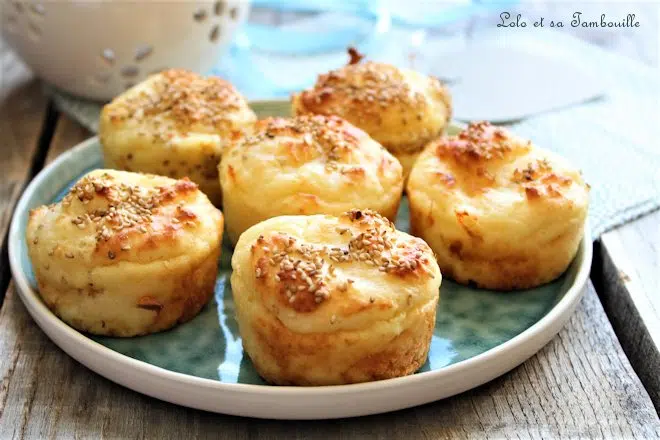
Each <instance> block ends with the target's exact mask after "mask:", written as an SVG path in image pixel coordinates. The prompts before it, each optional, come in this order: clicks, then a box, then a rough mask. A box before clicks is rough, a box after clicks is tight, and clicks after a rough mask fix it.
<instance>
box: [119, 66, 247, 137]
mask: <svg viewBox="0 0 660 440" xmlns="http://www.w3.org/2000/svg"><path fill="white" fill-rule="evenodd" d="M147 81H148V82H149V83H150V87H149V88H144V87H143V88H140V86H138V92H137V93H127V94H124V95H121V96H120V97H119V98H118V99H116V100H115V101H113V102H112V103H111V104H109V105H108V106H106V108H107V110H108V116H109V118H110V120H111V121H112V122H113V123H114V122H118V121H123V120H126V119H129V118H130V119H138V120H141V119H146V118H149V117H151V116H154V115H167V116H169V117H170V118H171V119H172V120H173V121H176V122H178V124H179V125H180V126H183V127H190V126H192V125H194V124H201V125H212V126H217V125H218V124H220V123H221V122H223V121H225V119H226V113H227V112H231V111H239V110H242V109H244V108H246V107H247V103H246V102H245V100H244V98H243V97H242V96H241V95H240V94H239V93H238V91H237V90H236V89H235V88H234V86H233V85H231V84H230V83H229V82H227V81H225V80H223V79H221V78H218V77H206V78H205V77H202V76H200V75H198V74H196V73H193V72H189V71H186V70H181V69H171V70H165V71H163V72H161V73H159V74H157V75H154V76H153V77H152V80H151V81H149V80H147Z"/></svg>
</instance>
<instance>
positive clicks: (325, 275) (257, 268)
mask: <svg viewBox="0 0 660 440" xmlns="http://www.w3.org/2000/svg"><path fill="white" fill-rule="evenodd" d="M335 225H336V226H335V227H334V228H331V230H330V229H329V230H327V231H324V237H321V238H322V239H323V243H313V242H310V241H303V240H302V239H300V238H296V237H294V236H292V235H290V234H288V233H286V232H278V231H274V232H271V233H268V234H262V235H259V237H258V238H257V240H256V242H255V243H254V244H253V245H252V246H251V254H252V263H253V267H254V276H255V278H256V279H257V285H259V284H261V285H262V287H263V288H264V289H263V290H264V292H276V294H277V295H278V298H277V300H278V303H279V304H280V305H281V306H284V307H289V308H292V309H294V310H295V311H296V312H301V313H306V312H312V311H314V310H316V308H317V307H318V306H319V305H320V304H321V303H323V302H325V301H328V300H329V299H331V298H332V296H333V295H339V296H342V295H343V294H346V293H347V292H350V291H351V290H352V289H354V286H353V283H354V280H353V279H352V278H351V277H350V275H349V276H348V277H345V276H343V275H342V276H340V275H338V274H337V273H336V272H337V271H341V272H342V274H344V273H346V272H345V268H346V267H347V266H351V267H352V268H353V270H360V271H364V272H366V273H361V275H360V279H362V280H363V282H364V280H365V279H372V278H378V277H382V276H387V275H390V276H393V277H396V278H397V279H399V280H401V281H402V282H409V283H414V284H416V283H424V282H425V280H428V279H429V278H434V277H435V276H434V269H433V266H432V265H435V264H436V263H435V261H434V259H433V254H432V252H431V250H430V248H429V247H428V245H427V244H426V243H425V242H424V241H423V240H421V239H419V238H416V237H412V236H409V235H407V234H402V233H400V232H398V231H396V229H395V228H394V224H393V223H392V222H390V221H389V220H388V219H386V218H384V217H382V216H381V215H379V214H378V213H376V212H373V211H370V210H358V209H354V210H351V211H349V212H347V213H345V214H344V215H342V216H340V217H339V219H338V220H337V221H336V223H335ZM369 273H371V275H369ZM378 274H381V275H378ZM404 280H408V281H404ZM413 280H414V281H413ZM349 295H350V294H349ZM344 296H345V295H344ZM354 300H355V301H353V302H354V303H355V304H352V303H351V301H348V300H346V299H345V300H344V301H346V305H347V307H349V308H356V309H357V308H364V307H372V306H373V307H384V308H389V307H390V306H391V305H388V303H386V302H381V303H379V304H374V303H375V302H376V299H375V298H374V297H370V298H368V303H366V304H363V303H362V302H361V301H360V295H357V296H355V298H354ZM349 303H350V304H349Z"/></svg>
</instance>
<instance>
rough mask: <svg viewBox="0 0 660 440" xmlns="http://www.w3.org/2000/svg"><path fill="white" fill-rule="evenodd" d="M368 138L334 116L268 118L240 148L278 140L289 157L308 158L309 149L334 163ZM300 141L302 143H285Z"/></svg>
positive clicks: (357, 129) (258, 124)
mask: <svg viewBox="0 0 660 440" xmlns="http://www.w3.org/2000/svg"><path fill="white" fill-rule="evenodd" d="M367 136H368V135H367V134H366V133H365V132H364V131H362V130H360V129H359V128H357V127H355V126H354V125H352V124H351V123H349V122H347V121H345V120H343V119H342V118H339V117H337V116H323V115H301V116H296V117H293V118H280V117H269V118H266V119H262V120H260V121H258V122H257V123H256V124H255V126H254V131H253V133H252V135H250V136H247V137H245V138H244V139H242V140H240V141H239V143H240V145H241V147H240V148H241V149H242V148H246V147H250V146H255V145H259V144H261V143H262V142H264V141H266V140H268V139H274V138H276V137H277V138H282V139H283V140H284V143H285V144H287V145H288V146H289V152H290V153H291V156H292V157H293V158H303V157H306V156H309V153H310V152H311V150H315V151H317V152H320V153H322V154H323V155H324V156H325V157H326V158H327V159H328V161H337V160H339V159H341V158H343V157H345V156H346V154H347V153H349V152H350V151H351V150H353V149H356V148H358V147H359V146H360V143H361V141H362V140H363V138H365V137H367ZM287 138H289V139H300V140H302V143H296V142H288V143H287V142H286V139H287Z"/></svg>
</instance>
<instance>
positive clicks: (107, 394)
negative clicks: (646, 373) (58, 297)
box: [0, 286, 660, 439]
mask: <svg viewBox="0 0 660 440" xmlns="http://www.w3.org/2000/svg"><path fill="white" fill-rule="evenodd" d="M0 334H2V335H3V337H2V338H0V353H2V356H0V375H1V377H2V385H1V388H0V438H3V439H4V438H162V439H164V438H191V439H192V438H194V439H205V438H221V439H224V438H226V439H233V438H255V437H257V438H261V437H263V438H287V439H288V438H316V439H325V438H334V437H346V438H393V437H395V438H398V437H402V438H434V439H436V438H438V439H443V438H447V439H450V438H451V439H454V438H640V439H650V438H660V422H659V420H658V416H657V414H656V413H655V411H654V409H653V406H652V404H651V401H650V399H649V397H648V394H646V391H645V390H644V388H643V386H642V385H641V383H640V381H639V379H638V378H637V376H636V375H635V373H634V372H633V371H632V368H631V367H630V364H629V363H628V361H627V359H626V357H625V355H624V354H623V352H622V351H621V348H620V346H619V344H618V341H617V339H616V336H615V335H614V333H613V331H612V328H611V327H610V325H609V323H608V321H607V318H606V316H605V313H604V312H603V309H602V307H601V305H600V303H599V302H598V298H597V297H596V294H595V292H594V290H593V288H592V287H591V286H590V287H589V289H588V292H587V293H586V297H585V299H584V300H583V301H582V303H581V304H580V306H579V308H578V310H577V312H576V313H575V315H574V316H573V317H572V318H571V320H570V322H569V324H568V325H567V327H566V328H564V329H563V330H562V331H561V332H560V334H559V335H558V336H557V337H556V338H554V339H553V340H552V341H551V342H550V344H548V345H547V346H546V347H545V348H544V349H543V350H541V351H540V352H539V353H538V354H537V355H535V356H534V357H532V358H531V359H530V360H529V361H527V362H525V363H524V364H523V365H522V366H520V367H518V368H517V369H515V370H513V371H512V372H510V373H508V374H506V375H504V376H502V377H501V378H498V379H496V380H494V381H492V382H490V383H488V384H486V385H484V386H481V387H479V388H476V389H474V390H472V391H469V392H467V393H464V394H461V395H459V396H455V397H453V398H450V399H446V400H444V401H440V402H436V403H432V404H428V405H425V406H422V407H418V408H411V409H408V410H403V411H397V412H394V413H389V414H381V415H375V416H369V417H361V418H355V419H344V420H340V421H306V422H293V421H272V420H256V419H248V418H239V417H231V416H224V415H219V414H211V413H206V412H203V411H197V410H191V409H187V408H183V407H178V406H175V405H171V404H168V403H164V402H161V401H158V400H155V399H152V398H149V397H145V396H142V395H140V394H138V393H135V392H132V391H130V390H128V389H126V388H123V387H120V386H118V385H115V384H114V383H112V382H110V381H108V380H106V379H103V378H102V377H100V376H97V375H96V374H94V373H93V372H91V371H90V370H88V369H86V368H85V367H83V366H81V365H80V364H78V363H77V362H75V361H74V360H72V359H71V358H69V357H68V356H67V355H66V354H64V353H63V352H62V351H61V350H59V349H58V348H57V347H56V346H55V345H54V344H53V343H52V342H50V340H49V339H48V338H47V337H46V336H45V335H44V334H43V333H42V332H41V330H40V329H39V328H38V327H37V326H36V324H35V323H34V322H33V321H32V319H31V318H30V317H29V316H28V314H27V312H26V310H25V308H24V306H23V304H22V303H21V301H20V300H19V299H18V297H17V296H16V293H15V292H14V290H13V287H12V288H11V289H10V292H9V293H8V295H7V300H6V301H5V305H4V307H3V308H2V310H1V311H0ZM127 374H129V373H128V372H127Z"/></svg>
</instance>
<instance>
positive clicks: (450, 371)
mask: <svg viewBox="0 0 660 440" xmlns="http://www.w3.org/2000/svg"><path fill="white" fill-rule="evenodd" d="M253 107H254V108H255V110H257V112H258V113H259V114H260V115H261V116H263V115H286V114H287V113H288V111H289V107H288V104H286V103H284V102H281V101H280V102H259V103H253ZM454 129H456V128H454ZM102 163H103V160H102V154H101V149H100V146H99V142H98V139H96V138H92V139H89V140H87V141H85V142H83V143H82V144H80V145H78V146H76V147H74V148H72V149H71V150H70V151H68V152H66V153H64V154H62V155H61V156H60V157H59V158H58V159H57V160H56V161H55V162H53V163H52V164H51V165H49V166H48V167H46V168H45V169H44V170H43V171H42V172H41V173H39V175H38V176H37V177H36V178H35V179H34V180H33V181H32V183H31V184H30V185H29V186H28V188H27V189H26V190H25V193H24V194H23V196H22V198H21V200H20V201H19V203H18V206H17V209H16V213H15V214H14V218H13V222H12V226H11V230H10V236H9V257H10V262H11V269H12V273H13V276H14V280H15V283H16V286H17V287H18V292H19V294H20V296H21V298H22V300H23V302H24V304H25V306H26V307H27V309H28V311H29V312H30V314H31V315H32V317H33V318H34V320H35V321H36V322H37V324H38V325H39V326H40V327H41V328H42V329H43V331H44V332H45V333H46V334H47V335H48V336H49V337H50V338H51V339H52V340H53V341H54V342H55V343H56V344H57V345H58V346H60V347H61V348H62V349H63V350H64V351H65V352H67V353H68V354H69V355H71V356H72V357H73V358H74V359H76V360H78V361H79V362H81V363H82V364H84V365H86V366H87V367H88V368H90V369H92V370H94V371H96V372H97V373H99V374H101V375H102V376H105V377H107V378H108V379H110V380H113V381H115V382H117V383H119V384H121V385H124V386H126V387H128V388H131V389H133V390H136V391H138V392H140V393H143V394H147V395H149V396H153V397H156V398H158V399H162V400H166V401H169V402H173V403H177V404H179V405H185V406H189V407H193V408H199V409H204V410H208V411H215V412H220V413H225V414H234V415H242V416H252V417H262V418H275V419H323V418H336V417H350V416H359V415H366V414H374V413H380V412H386V411H392V410H396V409H401V408H407V407H411V406H415V405H420V404H423V403H427V402H431V401H434V400H438V399H442V398H445V397H448V396H451V395H454V394H457V393H460V392H463V391H466V390H468V389H470V388H474V387H476V386H478V385H481V384H483V383H485V382H487V381H489V380H492V379H494V378H496V377H497V376H500V375H501V374H503V373H505V372H507V371H509V370H511V369H512V368H514V367H516V366H517V365H519V364H520V363H522V362H523V361H524V360H526V359H527V358H529V357H530V356H532V355H533V354H534V353H536V352H537V351H538V350H539V349H541V347H543V346H544V345H545V344H546V343H547V342H548V341H550V339H551V338H552V337H553V336H554V335H555V334H557V332H558V331H559V330H560V329H561V328H562V326H563V325H564V323H565V322H566V320H567V319H568V318H569V316H570V315H571V313H572V312H573V310H574V309H575V306H576V305H577V303H578V301H579V299H580V297H581V296H582V291H583V288H584V285H585V283H586V281H587V277H588V274H589V267H590V266H591V243H590V241H589V240H588V239H587V240H583V242H582V244H581V245H580V249H579V252H578V254H577V256H576V258H575V260H574V261H573V263H572V264H571V266H570V267H569V269H568V270H567V272H566V273H565V274H564V275H562V276H561V277H560V278H559V279H558V280H556V281H554V282H552V283H550V284H547V285H545V286H542V287H539V288H537V289H531V290H526V291H521V292H509V293H496V292H491V291H486V290H478V289H473V288H469V287H464V286H459V285H457V284H454V283H452V282H451V281H449V280H443V282H442V287H441V295H440V304H439V307H438V314H437V320H436V326H435V331H434V335H433V340H432V343H431V350H430V353H429V358H428V361H427V362H426V364H425V365H424V366H423V367H422V368H421V369H420V371H418V372H417V373H416V374H414V375H411V376H408V377H402V378H397V379H389V380H383V381H377V382H371V383H363V384H355V385H340V386H324V387H311V388H297V387H286V386H270V385H267V384H265V383H264V382H263V381H262V380H261V379H260V378H259V376H258V375H257V374H256V372H255V371H254V368H253V367H252V364H251V362H250V359H249V358H248V357H247V356H246V355H245V354H244V353H243V350H242V347H241V339H240V336H239V334H238V329H237V324H236V318H235V314H234V306H233V301H232V296H231V287H230V285H229V273H230V264H229V261H230V257H231V249H230V248H229V247H226V246H225V248H224V250H223V256H222V261H221V262H220V271H219V274H218V281H217V284H216V291H215V298H214V300H213V301H212V302H211V303H210V304H208V305H207V306H206V307H205V308H204V309H203V310H202V312H201V313H200V314H199V316H197V317H196V318H194V319H193V320H192V321H190V322H188V323H186V324H183V325H181V326H179V327H176V328H174V329H172V330H170V331H166V332H163V333H159V334H155V335H149V336H142V337H138V338H131V339H117V338H105V337H97V336H91V335H88V334H84V333H80V332H78V331H76V330H74V329H73V328H71V327H69V326H68V325H66V324H65V323H64V322H62V321H60V320H59V319H58V318H57V317H56V316H55V315H54V314H53V313H52V312H51V311H50V310H49V309H48V308H47V307H46V306H45V305H44V303H43V302H42V301H41V299H40V297H39V295H38V293H37V290H36V282H35V280H34V275H33V273H32V269H31V265H30V260H29V258H28V256H27V248H26V245H25V240H24V237H25V226H26V222H27V217H28V211H29V210H30V209H31V208H34V207H36V206H39V205H42V204H46V203H51V202H53V201H56V200H57V199H58V198H59V197H61V196H62V194H63V192H64V191H65V190H66V189H67V188H68V187H69V186H70V185H71V184H72V183H73V182H75V181H76V180H77V179H78V178H79V177H80V176H81V175H82V174H84V173H86V172H87V171H89V170H92V169H94V168H99V167H101V166H102ZM407 217H408V209H407V204H406V203H405V201H404V203H403V204H402V208H401V210H400V212H399V220H398V223H397V225H398V227H399V228H400V229H403V230H407V226H408V218H407ZM585 236H586V237H589V236H590V235H589V233H588V232H587V233H586V234H585Z"/></svg>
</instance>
